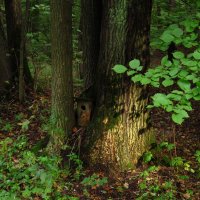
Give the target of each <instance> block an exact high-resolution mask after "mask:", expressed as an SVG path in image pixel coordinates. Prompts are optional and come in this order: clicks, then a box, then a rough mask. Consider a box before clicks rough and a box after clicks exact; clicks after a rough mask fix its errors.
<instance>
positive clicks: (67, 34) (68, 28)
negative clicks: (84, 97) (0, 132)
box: [47, 0, 74, 154]
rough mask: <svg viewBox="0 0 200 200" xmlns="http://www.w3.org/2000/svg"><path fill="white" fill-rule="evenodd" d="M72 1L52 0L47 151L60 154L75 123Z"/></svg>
mask: <svg viewBox="0 0 200 200" xmlns="http://www.w3.org/2000/svg"><path fill="white" fill-rule="evenodd" d="M71 4H72V3H71V1H69V0H68V1H66V0H51V34H52V113H51V123H52V125H53V127H52V131H51V138H50V142H49V144H48V146H47V151H48V153H50V154H60V151H61V149H62V148H63V145H64V142H65V140H66V139H67V136H68V135H69V133H70V132H71V130H72V126H73V123H74V113H73V111H74V109H73V82H72V16H71V14H72V5H71Z"/></svg>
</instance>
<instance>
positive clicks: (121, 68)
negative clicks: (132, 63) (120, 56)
mask: <svg viewBox="0 0 200 200" xmlns="http://www.w3.org/2000/svg"><path fill="white" fill-rule="evenodd" d="M112 69H113V70H114V71H115V72H116V73H118V74H123V73H124V72H126V71H127V68H126V67H125V66H124V65H115V66H114V67H113V68H112Z"/></svg>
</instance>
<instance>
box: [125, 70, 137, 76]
mask: <svg viewBox="0 0 200 200" xmlns="http://www.w3.org/2000/svg"><path fill="white" fill-rule="evenodd" d="M135 73H136V71H135V70H129V71H128V72H127V75H128V76H132V75H133V74H135Z"/></svg>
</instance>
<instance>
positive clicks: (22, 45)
mask: <svg viewBox="0 0 200 200" xmlns="http://www.w3.org/2000/svg"><path fill="white" fill-rule="evenodd" d="M29 12H30V0H26V10H25V16H24V17H22V25H21V43H20V60H19V61H20V62H19V63H20V64H19V101H20V102H21V103H22V102H23V101H24V98H25V84H24V64H25V63H24V55H25V54H24V50H25V49H26V33H27V30H28V18H29Z"/></svg>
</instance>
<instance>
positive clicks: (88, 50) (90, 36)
mask: <svg viewBox="0 0 200 200" xmlns="http://www.w3.org/2000/svg"><path fill="white" fill-rule="evenodd" d="M81 15H82V17H81V23H82V24H81V27H82V45H81V46H82V48H83V49H82V50H83V65H82V70H81V73H82V74H83V78H84V87H85V89H87V88H88V87H90V86H91V85H92V84H93V83H94V79H95V77H94V74H95V70H96V69H97V63H98V57H99V46H100V44H99V42H100V26H101V25H100V23H101V1H100V0H81Z"/></svg>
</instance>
